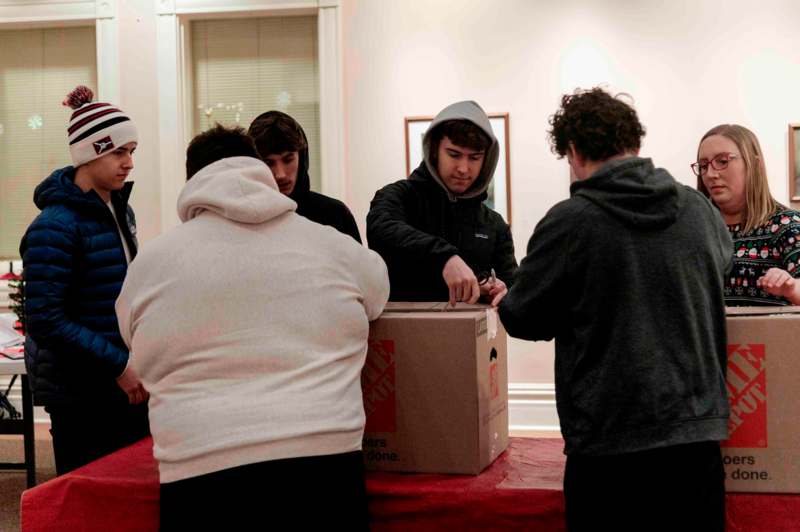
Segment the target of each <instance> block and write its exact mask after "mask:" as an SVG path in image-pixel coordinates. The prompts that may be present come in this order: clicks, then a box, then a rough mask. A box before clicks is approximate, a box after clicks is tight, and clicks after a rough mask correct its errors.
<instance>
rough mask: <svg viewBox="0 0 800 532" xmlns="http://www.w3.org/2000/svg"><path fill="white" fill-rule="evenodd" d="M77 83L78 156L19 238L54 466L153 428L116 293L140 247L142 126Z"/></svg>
mask: <svg viewBox="0 0 800 532" xmlns="http://www.w3.org/2000/svg"><path fill="white" fill-rule="evenodd" d="M92 98H93V94H92V91H91V90H89V89H88V88H86V87H83V86H81V87H78V88H76V89H75V90H74V91H72V92H71V93H70V94H69V95H68V96H67V99H66V100H65V101H64V105H68V106H69V107H71V108H72V109H74V112H73V113H72V116H71V119H70V123H69V128H68V133H67V134H68V138H69V150H70V156H71V158H72V162H73V166H67V167H65V168H61V169H58V170H55V171H54V172H53V173H52V174H51V175H50V176H49V177H48V178H47V179H45V180H44V181H43V182H42V183H41V184H40V185H39V186H38V187H36V191H35V192H34V202H35V203H36V206H37V207H39V208H40V209H41V210H42V212H41V214H39V216H37V217H36V219H35V220H34V221H33V223H31V225H30V227H28V230H27V231H26V232H25V236H24V237H23V238H22V242H21V244H20V255H21V256H22V259H23V262H24V265H25V282H26V302H25V311H26V314H27V323H26V330H27V334H28V336H27V339H26V344H25V363H26V366H27V371H28V374H29V375H30V378H31V386H32V388H33V394H34V404H36V405H41V406H44V407H45V410H46V411H47V412H48V413H49V414H50V421H51V429H50V432H51V434H52V437H53V452H54V455H55V462H56V471H57V473H58V474H59V475H62V474H64V473H66V472H68V471H71V470H73V469H76V468H78V467H80V466H82V465H84V464H87V463H89V462H91V461H93V460H95V459H97V458H100V457H101V456H104V455H106V454H108V453H111V452H113V451H115V450H117V449H120V448H122V447H124V446H126V445H128V444H130V443H133V442H135V441H137V440H139V439H141V438H143V437H144V436H146V435H147V434H148V433H149V430H148V423H147V399H148V393H147V391H146V390H145V389H144V387H143V386H142V384H141V382H140V381H139V378H138V376H137V375H136V374H135V372H134V371H133V370H132V369H131V368H128V351H127V349H126V347H125V344H124V342H123V341H122V338H121V337H120V333H119V326H118V325H117V319H116V313H115V311H114V303H115V301H116V299H117V296H118V295H119V292H120V290H121V288H122V282H123V281H124V279H125V274H126V272H127V270H128V264H129V263H130V261H131V260H132V259H133V257H134V256H135V255H136V248H137V242H136V227H135V218H134V215H133V210H132V209H131V208H130V206H128V197H129V196H130V193H131V188H132V186H133V183H126V182H125V179H126V178H127V177H128V174H129V173H130V171H131V170H132V169H133V152H134V150H135V149H136V145H137V133H136V128H135V126H134V125H133V122H132V121H131V120H130V118H129V117H128V116H127V115H126V114H124V113H123V112H122V111H120V110H119V109H118V108H116V107H115V106H113V105H110V104H108V103H100V102H92Z"/></svg>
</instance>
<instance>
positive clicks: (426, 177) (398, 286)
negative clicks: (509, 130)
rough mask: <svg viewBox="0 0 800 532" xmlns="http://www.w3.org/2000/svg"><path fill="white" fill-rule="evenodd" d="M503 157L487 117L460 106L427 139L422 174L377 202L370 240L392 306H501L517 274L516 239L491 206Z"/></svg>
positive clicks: (467, 104) (469, 105)
mask: <svg viewBox="0 0 800 532" xmlns="http://www.w3.org/2000/svg"><path fill="white" fill-rule="evenodd" d="M499 152H500V150H499V145H498V142H497V139H496V138H495V136H494V133H493V132H492V127H491V125H490V124H489V118H488V117H487V116H486V113H485V112H484V111H483V109H481V107H480V106H479V105H478V104H477V103H475V102H471V101H464V102H458V103H454V104H452V105H450V106H448V107H446V108H445V109H443V110H442V111H441V112H440V113H439V114H438V115H437V116H436V118H435V119H434V120H433V122H432V123H431V125H430V127H429V128H428V130H427V131H426V132H425V136H424V138H423V153H424V160H423V161H422V163H421V164H420V165H419V167H418V168H417V169H416V170H414V171H413V172H412V174H411V175H410V176H409V177H408V179H405V180H401V181H397V182H395V183H392V184H390V185H387V186H385V187H383V188H382V189H381V190H379V191H378V192H377V193H376V194H375V197H374V198H373V200H372V203H371V204H370V210H369V214H368V215H367V240H368V242H369V247H370V248H371V249H373V250H375V251H377V252H378V253H379V254H380V255H381V256H382V257H383V259H384V261H385V262H386V265H387V267H388V269H389V279H390V283H391V292H390V297H389V299H390V300H392V301H449V302H450V303H451V304H454V303H456V302H457V301H464V302H467V303H475V302H476V301H477V300H478V299H479V298H481V297H483V298H484V299H485V300H486V301H487V302H490V303H491V304H492V305H495V306H496V305H497V304H498V303H499V302H500V300H501V299H502V298H503V296H504V295H505V294H506V292H507V287H509V286H511V284H512V282H513V277H514V272H515V271H516V268H517V261H516V259H515V258H514V243H513V241H512V239H511V231H510V229H509V227H508V224H507V223H506V222H505V221H504V220H503V218H502V217H501V216H500V215H499V214H497V213H496V212H495V211H493V210H492V209H490V208H488V207H487V206H486V205H484V204H483V201H484V200H485V199H486V197H487V192H486V190H487V188H488V187H489V184H490V183H491V180H492V176H493V174H494V170H495V167H496V166H497V159H498V156H499Z"/></svg>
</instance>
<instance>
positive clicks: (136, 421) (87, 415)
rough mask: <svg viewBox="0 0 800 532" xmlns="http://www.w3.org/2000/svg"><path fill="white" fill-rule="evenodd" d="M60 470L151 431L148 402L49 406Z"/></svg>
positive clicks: (116, 447) (54, 449)
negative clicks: (113, 405)
mask: <svg viewBox="0 0 800 532" xmlns="http://www.w3.org/2000/svg"><path fill="white" fill-rule="evenodd" d="M46 410H47V412H48V413H49V414H50V434H51V435H52V437H53V455H54V458H55V461H56V473H57V474H59V475H63V474H64V473H68V472H70V471H72V470H73V469H77V468H79V467H81V466H83V465H86V464H88V463H89V462H93V461H94V460H97V459H98V458H100V457H102V456H105V455H107V454H110V453H113V452H114V451H117V450H119V449H122V448H123V447H126V446H128V445H130V444H132V443H135V442H137V441H139V440H141V439H142V438H144V437H145V436H147V435H149V434H150V427H149V425H148V420H147V404H141V405H135V406H131V405H124V404H122V405H119V406H116V407H108V406H103V405H100V406H84V407H79V406H75V407H59V408H47V409H46Z"/></svg>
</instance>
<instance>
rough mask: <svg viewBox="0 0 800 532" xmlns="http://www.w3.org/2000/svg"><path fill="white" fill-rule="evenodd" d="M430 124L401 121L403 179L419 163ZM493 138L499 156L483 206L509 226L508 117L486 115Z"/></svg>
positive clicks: (422, 120) (426, 120)
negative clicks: (402, 127)
mask: <svg viewBox="0 0 800 532" xmlns="http://www.w3.org/2000/svg"><path fill="white" fill-rule="evenodd" d="M431 121H433V117H432V116H411V117H407V118H406V119H405V139H406V175H411V171H412V170H413V169H414V168H416V167H417V166H419V164H420V163H421V162H422V137H423V136H424V135H425V132H426V131H427V130H428V126H430V125H431ZM489 123H490V124H491V125H492V131H493V132H494V136H495V137H497V142H498V143H499V144H500V156H499V157H498V159H497V167H496V168H495V170H494V176H493V177H492V183H491V185H489V189H488V191H487V192H488V194H489V197H488V198H487V199H486V201H485V202H484V203H485V204H486V205H487V206H488V207H489V208H490V209H494V210H495V211H497V212H498V213H499V214H500V216H502V217H503V218H504V219H505V221H506V223H508V224H509V225H511V169H510V167H511V164H510V156H509V150H508V144H509V140H508V113H492V114H490V115H489Z"/></svg>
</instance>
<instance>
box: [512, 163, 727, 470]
mask: <svg viewBox="0 0 800 532" xmlns="http://www.w3.org/2000/svg"><path fill="white" fill-rule="evenodd" d="M731 256H732V244H731V240H730V236H729V235H728V230H727V228H726V226H725V224H724V222H723V221H722V219H721V217H720V215H719V213H718V212H717V210H716V209H715V208H714V207H713V206H712V205H711V204H710V203H709V201H708V200H707V199H706V198H705V197H703V196H702V195H701V194H700V193H699V192H697V191H695V190H693V189H690V188H689V187H686V186H683V185H681V184H679V183H677V182H676V181H675V180H674V179H673V178H672V177H671V176H670V175H669V174H668V173H667V172H666V171H665V170H662V169H656V168H654V167H653V164H652V162H651V161H650V160H649V159H641V158H638V157H631V158H626V159H621V160H615V161H612V162H609V163H608V164H606V165H604V166H603V167H602V168H601V169H600V170H599V171H598V172H596V173H595V174H594V175H592V176H591V177H590V178H589V179H587V180H584V181H579V182H576V183H573V185H572V187H571V198H570V199H568V200H566V201H563V202H561V203H559V204H557V205H556V206H555V207H553V208H552V209H551V210H550V212H548V213H547V215H546V216H545V217H544V219H542V221H541V222H540V223H539V225H538V226H537V227H536V230H535V231H534V234H533V236H532V237H531V240H530V242H529V244H528V254H527V257H526V258H525V259H524V260H523V261H522V263H521V264H520V267H519V270H518V271H517V277H516V283H515V285H514V286H513V287H512V288H511V290H510V291H509V293H508V295H506V297H505V298H504V299H503V300H502V301H501V303H500V309H499V311H500V318H501V320H502V322H503V325H504V326H505V328H506V330H507V331H508V333H509V334H510V335H511V336H514V337H518V338H524V339H528V340H550V339H553V338H555V340H556V361H555V372H556V400H557V406H558V414H559V419H560V421H561V430H562V434H563V436H564V439H565V441H566V448H565V452H566V453H567V454H570V453H580V454H593V455H603V454H618V453H626V452H635V451H640V450H645V449H651V448H655V447H662V446H666V445H677V444H683V443H691V442H697V441H706V440H722V439H725V438H726V436H727V419H728V412H729V411H728V401H727V395H726V391H725V369H726V366H727V364H726V333H725V306H724V300H723V283H724V276H725V275H726V272H727V270H728V269H729V267H730V262H731Z"/></svg>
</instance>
